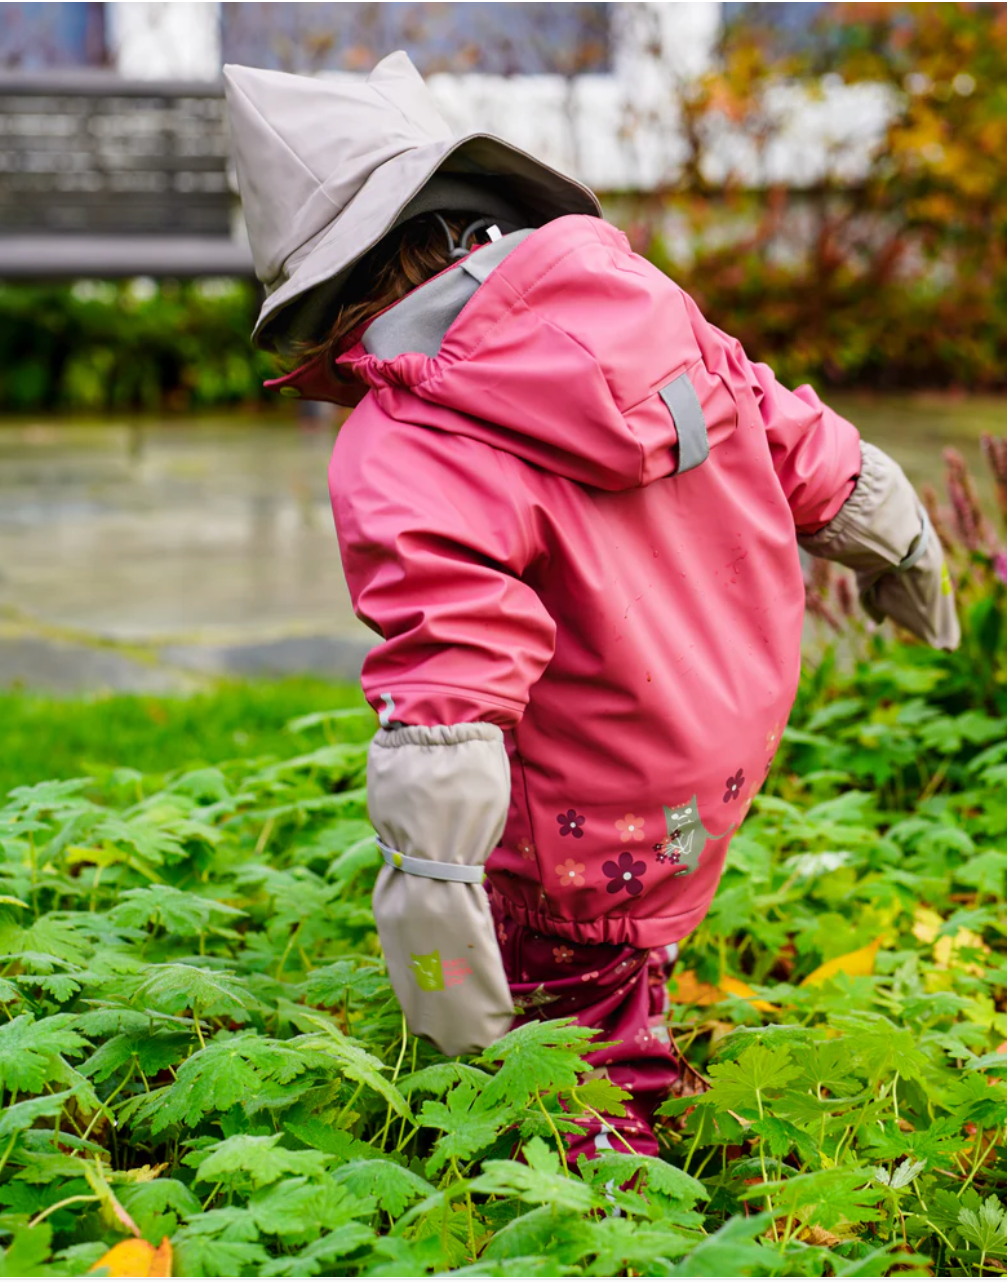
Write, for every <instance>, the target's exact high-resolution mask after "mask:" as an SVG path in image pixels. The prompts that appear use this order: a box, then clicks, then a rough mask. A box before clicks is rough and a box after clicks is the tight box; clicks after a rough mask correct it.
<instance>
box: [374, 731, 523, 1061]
mask: <svg viewBox="0 0 1008 1282" xmlns="http://www.w3.org/2000/svg"><path fill="white" fill-rule="evenodd" d="M367 782H368V809H369V810H370V813H371V822H372V823H373V824H374V826H375V830H376V831H377V833H378V846H379V849H380V850H381V852H382V857H383V858H384V860H385V863H386V865H387V866H386V867H385V868H382V870H381V871H380V872H379V874H378V880H377V882H376V883H375V889H374V899H373V904H374V915H375V921H376V922H377V925H378V934H379V936H380V938H381V944H382V950H383V952H384V954H385V961H386V964H387V965H388V971H389V977H390V979H391V981H392V987H393V988H394V989H395V991H396V996H397V997H398V998H399V1002H400V1004H401V1005H402V1008H403V1011H404V1012H405V1015H406V1022H407V1024H408V1025H409V1027H410V1030H411V1031H412V1032H413V1033H417V1034H421V1035H423V1036H424V1037H429V1038H430V1040H431V1041H432V1042H434V1044H435V1045H436V1046H437V1047H438V1048H439V1049H440V1050H442V1051H443V1052H444V1053H445V1054H446V1055H460V1054H462V1053H464V1052H470V1051H480V1050H483V1049H484V1048H485V1047H487V1046H489V1045H490V1043H491V1042H494V1041H496V1040H497V1038H499V1037H502V1036H503V1035H504V1034H505V1033H506V1032H507V1031H508V1029H509V1028H510V1027H511V1023H512V1021H513V1019H514V1006H513V1003H512V1000H511V993H510V989H509V988H508V982H507V977H506V976H505V974H504V965H503V962H502V961H501V955H500V949H499V947H498V946H497V937H496V934H495V932H494V925H493V919H492V917H491V915H490V904H489V901H488V900H487V896H486V891H485V890H484V889H483V886H482V881H483V865H484V864H485V863H486V861H487V858H488V857H489V855H490V852H491V851H492V850H493V849H494V847H495V846H496V845H497V843H498V842H499V841H500V838H501V834H502V833H503V831H504V822H505V819H506V818H507V809H508V801H509V798H510V793H511V771H510V767H509V765H508V759H507V753H506V752H505V750H504V737H503V735H502V733H501V731H500V728H499V727H498V726H493V725H488V724H484V723H482V722H474V723H471V724H467V725H458V726H403V727H401V728H400V729H397V730H379V731H378V733H377V735H375V738H374V740H373V741H372V744H371V749H370V752H369V753H368V781H367Z"/></svg>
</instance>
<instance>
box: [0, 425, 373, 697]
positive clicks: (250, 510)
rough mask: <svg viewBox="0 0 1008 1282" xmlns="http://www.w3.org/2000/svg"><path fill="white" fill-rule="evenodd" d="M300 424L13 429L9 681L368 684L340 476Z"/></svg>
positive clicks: (3, 655)
mask: <svg viewBox="0 0 1008 1282" xmlns="http://www.w3.org/2000/svg"><path fill="white" fill-rule="evenodd" d="M334 436H335V429H334V427H333V426H332V425H331V424H329V423H314V424H310V425H299V424H298V423H296V422H293V421H291V420H289V419H288V420H262V421H255V422H252V423H249V422H247V421H246V422H240V421H237V420H233V419H232V420H213V419H205V420H201V421H195V420H187V421H180V422H170V423H155V424H150V423H147V424H142V423H134V424H128V423H126V424H114V425H102V424H71V423H60V424H54V423H46V424H26V425H23V426H4V427H0V686H9V685H11V684H14V683H18V684H23V685H25V686H29V687H33V688H45V689H56V690H75V689H93V688H95V687H96V686H97V687H111V688H117V689H130V690H140V689H151V690H165V689H173V688H182V689H184V688H187V687H190V686H192V685H194V684H199V683H200V682H201V681H205V679H206V678H207V677H208V676H214V675H220V674H223V673H235V674H252V673H277V674H279V673H287V672H313V673H318V674H320V675H329V676H337V677H347V678H351V679H353V678H356V676H357V675H358V673H359V671H360V663H361V660H362V658H363V656H364V654H365V653H366V652H367V649H368V648H369V646H370V645H371V644H372V641H373V638H372V634H371V633H370V632H369V631H368V630H367V629H366V628H365V627H364V626H363V625H362V624H361V623H359V622H358V621H357V619H356V618H355V617H354V615H353V612H352V610H351V608H350V601H349V597H348V594H347V589H346V585H345V583H344V581H343V576H342V573H341V570H340V562H339V552H338V548H337V545H336V536H335V533H334V531H333V525H332V515H331V512H330V509H329V498H328V492H327V483H326V471H327V466H328V461H329V454H330V452H331V449H332V442H333V439H334Z"/></svg>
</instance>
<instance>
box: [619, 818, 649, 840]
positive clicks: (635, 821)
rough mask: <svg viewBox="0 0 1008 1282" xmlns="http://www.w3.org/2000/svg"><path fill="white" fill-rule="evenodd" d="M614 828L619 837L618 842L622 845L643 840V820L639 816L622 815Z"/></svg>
mask: <svg viewBox="0 0 1008 1282" xmlns="http://www.w3.org/2000/svg"><path fill="white" fill-rule="evenodd" d="M614 827H615V828H616V830H617V832H618V833H619V835H620V841H622V842H623V843H624V844H626V843H627V842H629V841H643V840H644V820H643V819H642V818H641V817H640V815H634V814H627V815H624V816H623V818H622V819H617V820H616V823H615V825H614Z"/></svg>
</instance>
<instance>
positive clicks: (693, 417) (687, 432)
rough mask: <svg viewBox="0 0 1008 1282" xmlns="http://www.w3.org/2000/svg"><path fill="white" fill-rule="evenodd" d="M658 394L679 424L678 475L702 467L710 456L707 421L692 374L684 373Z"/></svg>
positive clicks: (677, 426) (659, 390) (677, 427)
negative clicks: (691, 380)
mask: <svg viewBox="0 0 1008 1282" xmlns="http://www.w3.org/2000/svg"><path fill="white" fill-rule="evenodd" d="M658 395H659V396H660V397H661V398H662V400H663V401H664V402H665V404H666V406H667V407H668V411H669V413H670V414H671V415H672V421H673V422H674V423H675V427H676V436H677V438H678V441H679V466H678V468H677V469H676V476H681V475H682V473H683V472H689V471H690V470H691V469H692V468H694V467H699V466H700V464H701V463H702V462H703V461H704V460H705V459H706V457H707V455H708V454H709V453H710V444H709V442H708V440H707V422H706V420H705V419H704V415H703V410H702V409H701V408H700V400H699V398H698V396H697V394H696V391H695V389H694V387H693V384H692V383H691V382H690V377H689V375H688V374H680V375H679V377H678V378H674V379H673V380H672V382H671V383H666V384H665V386H664V387H660V388H659V389H658Z"/></svg>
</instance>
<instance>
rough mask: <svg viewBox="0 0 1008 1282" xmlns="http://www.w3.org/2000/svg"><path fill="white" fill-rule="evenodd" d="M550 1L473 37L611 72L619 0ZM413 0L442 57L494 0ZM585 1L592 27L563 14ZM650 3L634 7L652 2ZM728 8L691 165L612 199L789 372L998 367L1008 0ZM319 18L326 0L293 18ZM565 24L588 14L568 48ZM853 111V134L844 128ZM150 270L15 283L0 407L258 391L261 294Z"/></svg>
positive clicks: (127, 403)
mask: <svg viewBox="0 0 1008 1282" xmlns="http://www.w3.org/2000/svg"><path fill="white" fill-rule="evenodd" d="M530 7H532V6H530ZM537 7H538V8H541V9H543V11H544V16H543V19H542V21H543V23H544V24H545V25H544V26H543V30H542V33H541V39H540V40H539V43H538V44H536V42H535V41H534V40H533V42H532V43H533V44H534V45H535V48H533V49H524V52H522V59H524V61H522V60H521V59H518V52H521V51H520V50H518V46H517V45H516V46H514V47H512V46H511V45H509V44H507V42H503V43H501V42H500V41H501V38H500V36H499V33H498V35H496V36H495V37H494V39H495V40H497V41H498V43H499V45H500V47H499V48H498V47H496V46H495V51H491V52H492V53H493V56H492V57H491V56H490V53H488V51H487V49H486V48H485V44H481V43H480V42H479V41H477V42H476V43H474V44H473V45H472V49H471V50H470V53H472V51H474V50H475V51H476V52H475V53H473V57H475V56H476V53H478V54H479V57H480V58H481V59H482V63H481V65H484V66H485V65H490V66H492V67H495V68H496V69H498V70H501V69H503V70H510V69H513V68H518V67H522V68H524V67H527V65H529V59H531V60H532V61H531V65H532V66H533V67H534V68H536V69H541V67H540V63H541V62H542V63H543V66H545V65H546V64H545V63H544V62H543V59H545V58H546V55H547V53H549V56H550V57H551V58H553V62H551V63H549V66H550V68H551V69H552V70H554V71H555V72H557V73H558V74H562V75H565V76H568V77H569V76H573V75H575V74H578V73H580V72H583V71H585V70H588V71H591V70H593V69H597V67H598V65H600V59H601V54H600V49H601V46H599V45H598V40H600V39H601V36H600V34H599V32H600V30H601V27H600V23H601V22H602V17H603V16H604V15H602V14H601V10H602V9H603V6H597V5H583V6H570V7H569V9H570V11H571V12H569V11H568V7H565V6H537ZM303 8H305V9H307V8H311V9H312V10H314V9H315V8H318V10H319V11H320V13H321V11H322V10H323V9H324V10H329V9H330V6H327V5H326V6H310V7H308V6H304V7H303V6H289V9H290V11H291V15H293V11H294V10H298V11H301V10H302V9H303ZM351 8H353V9H354V10H355V13H354V15H351V16H353V17H354V22H355V23H356V26H355V30H357V31H358V37H359V38H358V41H357V44H352V45H351V47H350V49H349V51H348V50H344V53H345V54H346V56H348V57H349V56H350V53H352V52H353V50H354V49H358V46H359V49H358V52H360V50H363V52H362V53H360V57H362V58H364V57H365V56H366V60H371V59H372V55H374V56H377V54H378V52H380V51H381V50H382V49H383V48H385V47H387V46H386V45H385V44H384V43H383V42H385V41H387V40H389V39H391V38H392V33H391V29H386V28H387V24H388V23H389V22H391V19H392V17H393V16H394V15H393V14H392V10H397V9H398V6H380V5H377V6H376V5H361V6H346V9H347V10H349V9H351ZM403 8H404V9H406V8H408V9H409V10H410V13H414V14H415V13H416V12H419V11H420V9H421V8H425V9H429V11H430V12H429V15H428V20H429V22H430V23H432V24H433V26H432V27H431V30H430V31H429V32H428V33H427V35H426V36H425V39H428V41H429V43H430V56H429V59H428V60H429V61H431V67H430V68H429V69H434V68H437V67H439V66H440V65H441V64H440V63H439V62H438V61H437V56H440V55H437V50H438V49H439V48H440V45H439V43H438V42H439V40H440V39H441V36H442V35H443V29H444V28H445V26H446V24H448V25H449V26H450V21H449V20H450V17H451V11H454V10H457V9H461V8H466V9H467V10H469V9H472V10H474V11H475V10H478V9H480V6H446V5H431V6H426V7H423V6H419V5H417V6H403ZM496 8H497V6H487V9H488V11H489V10H490V9H494V10H496ZM574 8H577V9H578V10H579V13H580V19H579V21H581V28H578V24H577V23H576V22H575V23H573V24H571V23H570V22H569V21H568V20H569V19H571V18H572V11H573V9H574ZM614 8H615V7H614ZM645 8H646V7H645V6H635V5H627V6H625V10H626V11H627V12H629V11H634V12H635V13H636V14H637V16H640V15H641V14H642V13H643V11H644V10H645ZM656 8H657V9H661V8H662V6H657V7H656ZM272 9H276V10H277V11H278V12H280V11H283V12H286V9H285V7H284V6H269V5H262V6H234V10H235V12H234V13H233V14H231V15H230V18H229V24H226V30H225V35H226V36H228V39H231V40H235V41H238V44H237V46H236V48H237V51H238V52H241V44H240V41H239V37H240V36H241V34H242V30H243V28H242V22H248V23H251V24H252V26H253V27H254V25H255V23H256V22H257V21H261V15H259V14H258V11H259V10H264V11H265V10H272ZM561 9H563V11H564V12H563V13H562V14H561V13H559V12H558V11H559V10H561ZM239 10H240V11H241V12H239ZM357 10H359V12H357ZM596 10H598V11H599V12H598V13H596V12H595V11H596ZM582 11H583V12H582ZM813 11H814V16H813V18H812V21H811V23H810V22H809V19H808V16H807V15H808V14H809V13H810V12H813ZM229 12H230V11H229ZM723 12H724V14H725V16H726V21H725V25H724V32H723V38H722V40H721V47H720V49H719V51H718V56H717V58H716V59H715V60H714V62H713V64H712V66H711V68H710V69H709V70H708V71H707V72H706V73H705V74H703V75H702V76H700V78H699V79H695V78H678V77H677V75H676V73H675V72H674V70H672V69H671V68H670V69H669V71H668V81H669V91H668V92H669V95H671V96H672V98H673V99H674V100H675V106H676V112H675V114H676V115H677V117H678V121H679V127H678V129H674V130H668V131H666V132H667V133H668V134H669V135H671V134H673V133H674V134H675V135H676V136H675V137H674V138H672V139H671V143H672V147H673V150H678V149H679V148H680V136H681V148H682V154H680V155H679V158H678V163H677V164H676V165H675V166H674V177H671V178H670V179H669V181H668V182H666V183H664V184H661V185H659V187H658V189H657V190H655V191H652V192H647V193H633V192H631V193H610V195H609V198H608V199H607V200H606V202H605V203H606V210H607V214H608V216H609V217H610V218H612V219H613V221H615V222H617V223H618V224H619V225H621V226H623V227H624V228H625V229H626V230H627V232H628V235H629V236H630V239H631V242H632V243H633V245H634V248H635V249H638V250H639V251H641V252H643V253H646V254H647V255H648V256H649V257H650V258H651V259H652V260H653V261H654V262H655V263H657V264H658V265H659V266H660V267H661V268H662V269H663V270H665V271H667V272H668V273H669V274H670V275H671V276H672V277H674V278H675V279H676V280H677V281H678V282H679V283H680V284H681V285H682V286H683V287H684V288H685V289H686V290H687V291H688V292H689V293H691V294H692V295H693V296H694V298H695V299H696V300H697V302H698V304H699V305H700V307H701V308H702V309H703V310H704V312H705V313H706V314H707V315H708V317H709V318H710V319H711V320H712V321H713V322H714V323H715V324H717V325H719V326H720V327H721V328H722V329H725V330H727V331H728V332H730V333H732V334H734V335H735V336H737V337H738V338H739V339H740V340H741V341H742V343H743V345H744V346H745V348H746V349H747V351H749V352H750V354H751V355H752V356H753V357H754V358H757V359H760V360H764V361H766V362H767V363H768V364H770V365H772V366H773V367H774V369H775V370H776V371H777V373H778V375H779V376H780V377H781V378H782V379H784V380H785V381H787V382H790V383H792V384H795V383H800V382H802V381H805V380H809V379H810V380H812V381H814V382H816V383H818V384H820V385H829V384H832V385H834V386H838V385H839V386H844V385H846V386H851V385H854V386H869V387H879V388H928V387H939V388H952V389H962V390H1000V389H1001V388H1003V386H1004V380H1005V232H1006V221H1005V185H1006V164H1005V71H1006V67H1005V34H1006V22H1005V6H1004V5H1003V4H984V3H976V4H974V3H969V4H950V3H934V4H875V3H865V4H808V5H805V4H803V5H797V4H774V3H766V4H726V5H725V6H724V9H723ZM281 16H283V14H282V13H281ZM476 16H477V17H478V16H479V15H476ZM491 16H492V15H491ZM498 16H499V15H498ZM630 16H631V17H633V16H634V13H631V14H630ZM643 16H644V17H647V14H643ZM573 17H578V15H576V14H574V15H573ZM651 17H652V18H654V17H656V14H655V13H654V12H652V14H651ZM308 18H311V21H312V23H314V24H317V23H318V21H319V15H317V14H314V13H312V14H309V15H308V17H304V15H302V18H301V19H299V21H302V23H304V22H307V21H308ZM284 20H285V21H287V22H288V25H290V31H289V32H288V36H289V37H290V40H292V41H293V40H295V37H296V38H297V39H300V40H302V42H304V41H307V54H305V56H306V57H308V59H309V65H315V63H314V62H312V59H314V60H315V62H317V61H318V60H319V59H322V60H323V61H324V60H325V58H327V57H329V55H330V54H331V52H332V51H331V49H330V47H329V46H328V45H326V44H325V42H324V41H323V42H322V43H319V41H318V40H315V38H314V37H311V38H309V36H310V33H309V34H308V35H306V34H305V31H303V30H301V28H300V27H298V26H297V24H296V23H295V22H294V18H293V16H290V15H288V18H285V19H284ZM472 20H473V21H476V18H475V17H474V18H473V19H472ZM481 20H482V19H481ZM487 20H489V19H487ZM561 20H562V21H561ZM558 23H560V26H557V24H558ZM564 23H567V25H566V26H565V25H563V24H564ZM383 24H384V25H383ZM439 24H440V25H439ZM568 27H569V28H570V29H571V30H574V29H579V30H580V29H582V28H583V32H584V33H586V34H584V35H583V38H582V39H581V40H580V41H576V40H574V39H573V38H571V39H570V40H569V42H568V44H567V45H565V46H563V49H564V57H563V58H559V57H558V55H557V49H558V47H560V45H562V40H561V37H563V39H567V35H566V34H565V33H567V31H568ZM311 29H312V30H314V26H313V27H312V28H311ZM358 29H359V30H358ZM487 30H489V29H487ZM480 31H481V32H482V31H483V28H480ZM229 32H230V34H229ZM439 33H440V34H439ZM401 34H402V33H401V32H398V33H397V35H396V38H398V37H399V35H401ZM414 34H415V33H414ZM484 34H485V33H484ZM365 36H366V37H367V39H366V40H365ZM313 40H314V41H315V42H314V43H312V41H313ZM362 42H363V43H362ZM658 43H660V42H658ZM540 46H541V47H540ZM291 48H293V46H291ZM466 48H467V49H468V48H469V46H466ZM285 51H286V52H285ZM463 52H465V51H463ZM281 54H282V55H283V57H281ZM288 54H289V55H290V56H291V57H293V53H292V52H291V49H289V48H288V47H287V46H286V45H284V46H283V48H281V49H280V51H279V53H278V54H277V57H278V59H279V60H280V62H281V63H282V64H283V65H285V66H286V65H287V63H286V62H285V61H284V59H285V58H287V56H288ZM353 56H354V57H355V58H356V57H357V56H358V54H357V53H354V54H353ZM460 56H462V55H460ZM465 57H466V58H468V57H469V54H468V53H466V54H465ZM502 60H503V61H502ZM297 65H298V66H300V64H297ZM446 65H447V64H446ZM450 65H451V66H452V67H455V64H450ZM466 65H468V63H466ZM455 69H458V68H455ZM662 92H663V93H664V90H663V91H662ZM845 95H846V96H845ZM855 108H856V111H855ZM857 112H860V113H861V116H860V117H859V119H858V120H856V121H854V123H855V124H856V125H857V128H855V129H854V130H853V133H854V134H855V135H857V133H858V129H860V131H861V134H860V138H859V139H857V140H856V142H855V145H854V146H853V147H852V146H851V144H850V139H849V138H848V139H847V140H846V141H844V140H843V138H842V135H843V129H842V128H839V129H838V128H837V126H838V124H839V125H840V126H842V125H843V124H844V123H845V121H844V119H843V117H844V115H845V113H846V114H849V115H850V117H851V119H852V120H854V117H855V116H856V115H857ZM803 117H806V118H807V119H806V120H804V122H803ZM640 123H642V122H641V121H639V120H638V121H636V124H635V122H634V120H633V117H632V112H630V114H629V116H628V124H627V126H626V131H627V141H628V145H634V144H635V143H636V144H637V145H642V144H641V135H638V137H637V138H636V139H635V138H634V137H633V131H634V128H635V127H636V126H638V125H639V124H640ZM803 123H807V124H808V128H807V129H806V130H805V132H804V135H803V134H802V130H801V128H798V129H797V130H796V124H797V125H798V126H801V125H802V124H803ZM650 136H651V137H652V138H653V137H654V135H653V134H652V135H650ZM810 138H811V139H812V140H813V143H812V145H811V147H807V150H808V152H809V154H812V153H815V154H816V155H818V156H819V157H820V160H821V161H824V163H819V162H818V161H814V162H813V163H812V166H811V171H810V172H809V173H808V174H806V176H805V177H804V178H802V177H799V178H798V180H797V181H796V179H795V164H796V160H800V159H801V156H800V153H801V149H802V147H803V146H807V144H808V141H809V139H810ZM647 145H650V144H647ZM824 146H825V153H824V151H823V149H824ZM805 159H806V161H807V159H808V156H807V155H806V157H805ZM782 162H783V163H782ZM817 164H818V166H819V167H818V169H817V168H816V165H817ZM142 283H144V282H142ZM146 285H147V286H148V289H147V292H146V293H144V292H142V291H141V292H138V290H137V289H135V288H134V286H133V285H131V284H129V283H126V284H121V285H112V284H95V285H92V284H91V283H90V282H83V283H82V284H78V285H73V286H71V285H38V286H35V285H20V284H16V285H4V286H2V287H0V411H14V412H28V411H33V410H36V409H41V410H47V411H48V410H56V409H86V410H95V411H98V410H106V409H127V408H134V407H139V406H142V407H144V408H148V409H164V408H175V409H179V410H187V409H193V408H202V407H209V406H212V405H221V404H228V403H237V402H244V403H248V402H249V401H252V400H255V399H260V398H262V396H263V393H262V391H261V379H262V377H263V376H264V374H265V373H266V372H268V371H267V369H266V366H265V363H264V360H263V358H262V357H261V355H260V354H257V353H254V352H253V351H252V350H251V348H250V346H249V343H248V337H247V336H248V333H249V331H250V330H251V328H252V324H253V321H254V317H255V314H256V310H257V306H258V301H259V300H258V295H257V292H256V290H255V289H254V288H253V286H252V285H251V284H250V283H249V282H246V281H234V282H231V283H230V284H222V283H220V282H209V283H208V284H207V285H205V286H204V285H203V284H200V283H194V284H186V283H179V282H173V281H164V282H161V283H159V284H157V285H154V284H153V283H150V282H146Z"/></svg>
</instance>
